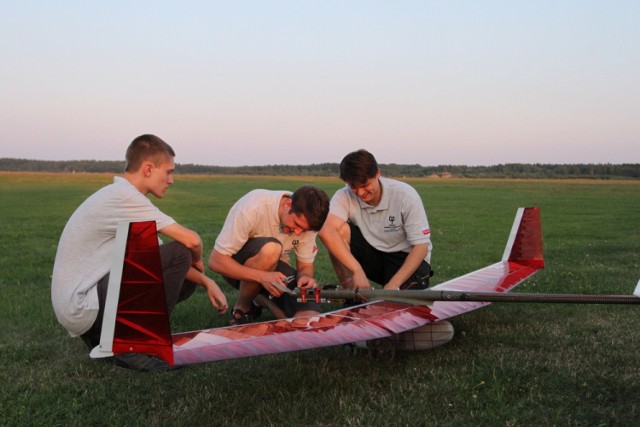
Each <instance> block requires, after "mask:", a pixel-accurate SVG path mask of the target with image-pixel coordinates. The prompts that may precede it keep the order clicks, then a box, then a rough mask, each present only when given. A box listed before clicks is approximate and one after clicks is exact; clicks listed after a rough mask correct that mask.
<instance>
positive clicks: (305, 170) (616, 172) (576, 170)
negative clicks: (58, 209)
mask: <svg viewBox="0 0 640 427" xmlns="http://www.w3.org/2000/svg"><path fill="white" fill-rule="evenodd" d="M380 169H381V170H382V173H383V175H385V176H389V177H407V178H409V177H414V178H419V177H441V178H449V177H455V178H534V179H535V178H538V179H540V178H558V179H561V178H587V179H640V163H625V164H540V163H535V164H526V163H507V164H501V165H495V166H460V165H440V166H421V165H417V164H415V165H399V164H395V163H388V164H381V165H380ZM123 170H124V161H97V160H69V161H45V160H27V159H12V158H0V171H10V172H107V173H121V172H122V171H123ZM176 173H177V174H196V175H198V174H199V175H218V174H220V175H271V176H274V175H275V176H296V175H297V176H338V174H339V164H338V163H318V164H311V165H266V166H205V165H194V164H177V165H176Z"/></svg>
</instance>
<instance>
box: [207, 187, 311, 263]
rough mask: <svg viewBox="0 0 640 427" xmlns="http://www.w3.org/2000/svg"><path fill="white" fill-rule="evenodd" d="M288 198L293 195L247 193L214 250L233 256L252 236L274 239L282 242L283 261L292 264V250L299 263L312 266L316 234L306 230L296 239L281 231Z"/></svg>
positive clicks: (239, 201) (233, 208) (255, 191)
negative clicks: (282, 202) (280, 214)
mask: <svg viewBox="0 0 640 427" xmlns="http://www.w3.org/2000/svg"><path fill="white" fill-rule="evenodd" d="M285 195H287V196H290V195H291V192H289V191H271V190H253V191H250V192H249V193H247V194H245V195H244V196H243V197H242V198H240V200H238V201H237V202H236V203H235V204H234V205H233V206H232V207H231V210H230V211H229V214H228V215H227V219H226V220H225V222H224V226H223V227H222V230H221V231H220V234H219V235H218V238H217V239H216V242H215V244H214V247H213V248H214V249H215V250H216V251H218V252H220V253H221V254H223V255H227V256H233V255H235V254H236V253H238V252H239V251H240V249H242V247H243V246H244V244H245V243H246V242H247V240H249V239H250V238H252V237H275V238H276V239H278V240H279V241H280V242H281V243H282V248H283V250H282V255H281V257H280V259H281V260H282V261H284V262H286V263H287V264H291V259H290V253H291V251H293V253H294V254H295V256H296V260H297V261H301V262H306V263H312V262H313V261H314V260H315V257H316V253H317V252H318V247H317V246H316V234H317V233H316V232H315V231H305V232H303V233H302V234H301V235H300V236H296V235H295V233H289V234H285V233H283V232H282V224H280V219H279V218H278V207H279V205H280V199H282V196H285Z"/></svg>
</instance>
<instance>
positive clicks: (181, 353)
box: [91, 208, 544, 365]
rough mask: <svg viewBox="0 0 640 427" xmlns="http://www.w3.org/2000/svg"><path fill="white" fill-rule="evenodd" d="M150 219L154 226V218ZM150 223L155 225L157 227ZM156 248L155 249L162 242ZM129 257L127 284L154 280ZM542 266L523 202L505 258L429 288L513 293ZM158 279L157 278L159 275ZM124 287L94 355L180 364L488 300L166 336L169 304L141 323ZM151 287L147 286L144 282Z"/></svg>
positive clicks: (456, 310) (332, 338)
mask: <svg viewBox="0 0 640 427" xmlns="http://www.w3.org/2000/svg"><path fill="white" fill-rule="evenodd" d="M153 225H154V226H155V224H153ZM125 228H126V227H125ZM128 228H129V229H130V231H131V232H132V233H133V231H134V230H138V229H140V230H146V231H145V232H144V233H143V232H140V233H139V234H145V235H146V236H147V237H148V235H149V234H152V235H153V233H149V232H148V231H149V228H147V227H146V226H144V225H142V226H134V227H128ZM153 230H154V231H155V227H154V228H153ZM136 238H138V237H136V235H135V233H133V234H131V235H129V237H128V238H127V239H126V240H127V241H130V240H132V239H136ZM147 241H149V239H147ZM132 248H136V246H132ZM136 250H139V248H138V249H136ZM155 250H156V251H157V248H155ZM121 252H122V254H121V255H119V256H120V258H118V259H119V260H120V261H119V262H120V263H122V257H123V256H124V258H125V260H127V259H132V256H130V255H129V249H127V252H126V254H125V251H124V243H123V250H122V251H121ZM152 252H153V251H152ZM149 256H150V255H149V254H145V255H144V258H148V257H149ZM158 256H159V255H158ZM116 264H117V262H114V266H115V265H116ZM128 264H130V265H134V267H135V268H133V269H128V270H129V271H130V272H129V273H128V274H129V275H132V276H136V279H135V280H133V281H131V280H129V279H128V278H127V277H126V276H127V269H125V271H124V272H123V277H122V286H126V287H130V286H136V287H137V286H140V285H141V284H145V285H150V282H151V281H150V280H147V276H148V275H149V274H148V271H147V270H148V267H141V266H140V265H141V263H140V262H134V263H132V262H129V263H128ZM151 264H153V265H157V261H153V262H152V263H151ZM543 267H544V261H543V257H542V233H541V227H540V212H539V209H538V208H520V209H519V210H518V213H517V215H516V219H515V221H514V225H513V228H512V231H511V235H510V237H509V241H508V243H507V247H506V249H505V253H504V256H503V259H502V261H500V262H498V263H496V264H493V265H491V266H489V267H485V268H483V269H480V270H477V271H475V272H473V273H469V274H467V275H464V276H461V277H458V278H456V279H453V280H450V281H448V282H445V283H442V284H440V285H437V286H434V287H433V288H430V289H431V290H458V291H471V292H498V293H499V292H508V291H509V290H511V289H513V288H514V287H515V286H517V285H518V284H519V283H521V282H522V281H523V280H525V279H526V278H527V277H529V276H531V275H532V274H534V273H535V272H536V271H537V270H539V269H540V268H543ZM120 269H121V267H120ZM136 271H138V273H136ZM140 272H144V274H140ZM112 275H113V272H112ZM153 276H154V278H155V279H157V277H158V276H159V277H161V274H159V273H155V274H153ZM155 279H154V281H156V282H157V280H155ZM129 282H133V283H129ZM141 282H142V283H141ZM116 288H118V289H116ZM119 288H120V286H119V283H118V284H115V283H113V286H112V283H111V282H110V284H109V294H108V295H107V300H108V301H109V300H111V301H112V302H113V304H111V305H110V304H107V308H106V311H108V312H110V313H111V315H110V316H108V315H107V313H106V312H105V323H103V331H102V332H103V333H102V337H101V345H100V346H99V347H96V349H94V351H93V352H92V353H91V356H92V357H106V356H110V355H112V354H114V353H115V354H117V353H120V352H136V351H138V352H146V353H149V354H155V355H158V356H159V357H162V358H164V359H165V360H167V362H169V363H171V364H175V365H188V364H193V363H204V362H213V361H217V360H225V359H235V358H241V357H250V356H259V355H265V354H272V353H282V352H289V351H296V350H306V349H312V348H319V347H328V346H335V345H340V344H347V343H353V342H358V341H368V340H373V339H377V338H384V337H388V336H391V335H394V334H399V333H402V332H406V331H409V330H412V329H415V328H417V327H420V326H423V325H425V324H427V323H432V322H436V321H438V320H444V319H447V318H450V317H453V316H456V315H459V314H462V313H466V312H469V311H471V310H475V309H477V308H480V307H482V306H484V305H486V304H488V303H485V302H469V301H446V302H443V301H435V302H433V303H432V304H431V305H430V306H426V305H409V304H405V303H400V302H390V301H374V302H370V303H365V304H362V305H359V306H354V307H350V308H348V309H342V310H337V311H332V312H329V313H324V314H322V315H319V316H315V317H304V318H295V319H285V320H274V321H270V322H261V323H254V324H249V325H239V326H229V327H223V328H216V329H209V330H202V331H193V332H186V333H177V334H173V335H172V336H171V339H170V340H168V339H167V324H168V318H167V316H166V309H165V311H164V312H163V311H162V309H153V310H151V311H152V312H153V313H154V314H159V315H160V316H159V317H162V319H156V320H155V321H152V322H146V323H145V324H144V325H142V323H141V324H140V325H137V324H136V321H135V320H134V319H136V318H138V319H142V318H143V317H145V316H144V315H145V313H149V312H148V311H146V312H145V308H144V307H142V306H135V307H134V308H133V309H131V308H127V305H126V304H125V303H126V301H122V298H123V295H126V292H120V289H119ZM146 288H149V287H148V286H146ZM158 288H162V283H161V282H160V283H156V284H155V286H154V289H158ZM158 292H160V290H158ZM145 293H146V295H147V297H148V289H147V290H145V291H144V292H143V293H141V294H140V295H141V296H142V295H143V294H145ZM118 295H119V296H118ZM133 299H135V300H137V301H140V300H145V299H147V298H141V297H135V298H133ZM149 300H152V301H156V302H157V301H163V300H164V298H161V299H158V298H152V299H149ZM115 301H118V303H117V307H118V308H117V313H116V314H115V316H114V314H113V313H114V312H116V308H115V306H116V303H115ZM160 305H161V304H160ZM156 306H157V304H156ZM156 317H158V316H156ZM109 319H112V320H109ZM140 322H143V320H140ZM123 326H124V327H123ZM116 343H117V344H116ZM112 347H113V348H112Z"/></svg>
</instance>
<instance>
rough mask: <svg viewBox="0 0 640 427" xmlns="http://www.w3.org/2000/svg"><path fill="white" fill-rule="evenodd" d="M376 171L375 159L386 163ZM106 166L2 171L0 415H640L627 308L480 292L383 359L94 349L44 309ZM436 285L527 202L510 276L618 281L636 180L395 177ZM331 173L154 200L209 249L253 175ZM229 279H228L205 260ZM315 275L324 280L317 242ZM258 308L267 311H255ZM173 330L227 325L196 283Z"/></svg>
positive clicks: (186, 180)
mask: <svg viewBox="0 0 640 427" xmlns="http://www.w3.org/2000/svg"><path fill="white" fill-rule="evenodd" d="M383 172H384V171H383ZM111 181H112V177H111V176H110V175H103V174H26V173H1V174H0V295H1V297H0V425H7V426H13V425H34V426H40V425H47V426H58V425H59V426H68V425H92V426H93V425H96V426H99V425H116V426H128V425H172V426H173V425H189V426H192V425H214V426H217V425H221V426H222V425H237V426H374V425H390V426H396V425H397V426H416V425H425V426H459V425H462V426H534V425H535V426H537V425H560V426H574V425H576V426H617V425H619V426H630V425H638V423H639V421H640V398H639V396H640V354H639V352H638V349H639V347H640V346H639V344H640V306H635V305H634V306H616V305H561V304H530V303H519V304H506V303H505V304H498V303H495V304H492V305H490V306H488V307H485V308H483V309H481V310H477V311H475V312H472V313H469V314H466V315H463V316H459V317H456V318H453V319H451V323H452V324H453V325H454V327H455V330H456V334H455V337H454V339H453V341H451V342H450V343H448V344H446V345H444V346H442V347H439V348H436V349H433V350H430V351H423V352H411V353H409V352H407V353H401V354H398V355H397V357H396V359H395V360H394V361H393V362H391V363H388V364H385V363H380V362H377V361H374V360H370V359H369V358H368V356H367V354H366V353H364V352H361V353H358V352H356V353H353V352H350V351H347V350H346V349H345V348H342V347H330V348H323V349H317V350H309V351H301V352H295V353H288V354H278V355H270V356H262V357H255V358H248V359H239V360H231V361H223V362H217V363H209V364H203V365H194V366H188V367H185V368H183V369H179V370H176V371H171V372H166V373H159V374H158V373H141V372H133V371H128V370H124V369H121V368H117V367H115V366H113V365H112V364H110V363H108V362H105V361H99V360H91V359H90V358H89V357H88V354H87V350H86V348H85V346H84V344H83V343H82V342H81V341H80V340H79V339H73V338H70V337H69V336H68V335H67V333H66V332H65V330H64V329H63V328H62V327H61V326H60V325H59V324H58V323H57V321H56V319H55V316H54V314H53V310H52V308H51V303H50V275H51V271H52V267H53V260H54V257H55V251H56V245H57V241H58V238H59V236H60V233H61V231H62V229H63V227H64V225H65V223H66V221H67V219H68V217H69V216H70V215H71V213H72V212H73V211H74V209H75V208H76V207H77V206H78V205H79V204H80V203H81V202H82V201H83V200H84V199H85V198H86V197H87V196H89V195H90V194H91V193H93V192H94V191H95V190H97V189H98V188H100V187H102V186H104V185H106V184H108V183H110V182H111ZM407 181H408V182H409V183H411V184H412V185H413V186H414V187H415V188H416V189H417V190H418V191H419V192H420V194H421V195H422V198H423V201H424V204H425V207H426V209H427V214H428V217H429V222H430V225H431V229H432V240H433V244H434V252H433V257H432V264H433V268H434V270H435V272H436V274H435V276H434V277H433V279H432V284H438V283H441V282H444V281H446V280H449V279H451V278H454V277H456V276H459V275H462V274H465V273H467V272H470V271H473V270H476V269H478V268H481V267H484V266H486V265H488V264H491V263H493V262H496V261H497V260H499V259H500V258H501V256H502V252H503V249H504V245H505V244H506V241H507V237H508V235H509V231H510V228H511V224H512V222H513V218H514V215H515V213H516V209H517V208H518V207H520V206H540V208H541V215H542V227H543V236H544V250H545V262H546V268H545V270H543V271H542V272H540V273H538V274H537V275H536V276H534V277H533V278H531V279H529V280H528V281H527V282H526V283H524V284H522V285H521V286H520V287H518V288H516V290H515V291H516V292H518V291H520V292H540V293H586V294H629V293H632V292H633V289H634V287H635V285H636V284H637V282H638V279H640V182H638V181H587V180H580V181H578V180H576V181H569V180H557V181H553V180H447V179H440V180H438V179H408V180H407ZM308 183H313V184H315V185H318V186H320V187H321V188H323V189H325V190H326V191H327V193H329V195H331V194H333V192H334V191H335V190H336V189H337V188H339V187H340V186H341V183H340V182H339V180H338V179H337V178H311V177H294V178H291V177H287V178H283V177H237V176H186V175H185V176H181V175H178V176H176V183H175V184H174V185H173V186H172V188H170V189H169V191H168V192H167V194H166V196H165V198H164V199H162V200H156V201H155V202H156V204H157V205H158V206H160V207H161V209H163V210H164V211H165V212H167V213H168V214H170V215H172V216H173V217H174V218H175V219H176V220H178V221H179V222H181V223H182V224H184V225H186V226H187V227H190V228H192V229H194V230H196V231H198V232H199V233H200V235H201V236H202V238H203V241H204V244H205V252H207V254H206V256H208V251H209V250H210V249H211V247H212V245H213V242H214V240H215V238H216V235H217V233H218V231H219V230H220V228H221V226H222V224H223V222H224V219H225V217H226V213H227V211H228V209H229V208H230V207H231V205H232V204H233V203H234V202H235V201H236V200H237V199H238V198H239V197H240V196H242V195H243V194H244V193H245V192H247V191H249V190H251V189H254V188H269V189H291V190H292V189H295V188H296V187H297V186H299V185H302V184H308ZM208 274H209V275H210V276H211V277H213V278H214V279H215V280H216V281H217V282H218V283H219V284H220V285H221V287H222V288H223V290H224V291H225V292H226V293H227V295H228V298H229V300H230V303H231V304H233V300H234V298H235V293H234V291H233V290H232V289H231V288H230V287H228V286H227V285H226V284H225V283H224V281H223V280H221V278H220V277H218V276H216V275H215V274H213V273H211V272H208ZM316 275H317V278H318V279H319V281H320V282H321V283H322V284H329V283H335V277H334V275H333V272H332V270H331V267H330V265H329V262H328V257H327V254H326V250H325V249H324V248H323V247H322V246H321V247H320V253H319V255H318V260H317V271H316ZM265 319H268V317H265ZM171 324H172V330H173V331H174V332H181V331H189V330H194V329H202V328H211V327H216V326H223V325H226V324H227V317H226V316H224V317H220V316H218V315H216V314H215V313H214V312H213V310H212V309H211V307H210V306H209V305H208V303H207V301H206V299H205V295H204V292H202V291H201V290H198V291H197V293H196V294H195V295H194V296H193V297H192V298H191V299H189V300H188V301H186V302H184V303H182V304H180V305H179V306H178V307H177V308H176V310H175V311H174V313H173V316H172V318H171Z"/></svg>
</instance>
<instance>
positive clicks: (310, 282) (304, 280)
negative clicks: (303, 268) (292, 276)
mask: <svg viewBox="0 0 640 427" xmlns="http://www.w3.org/2000/svg"><path fill="white" fill-rule="evenodd" d="M317 287H318V282H316V280H315V279H314V278H313V277H309V276H300V277H298V288H300V289H302V290H307V289H311V288H317Z"/></svg>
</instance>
